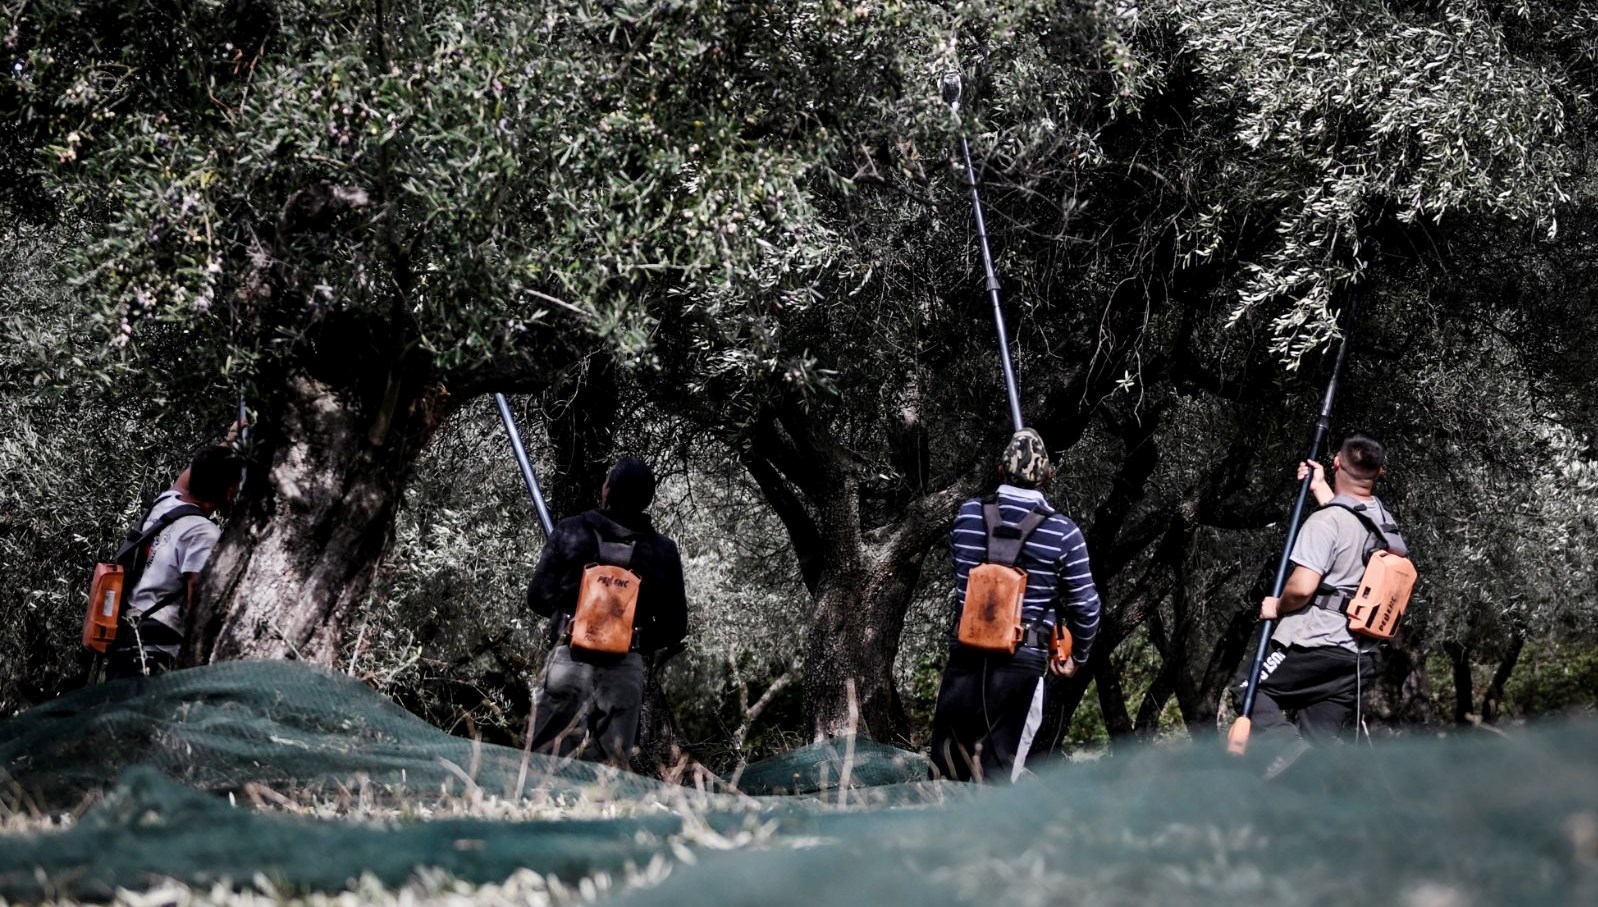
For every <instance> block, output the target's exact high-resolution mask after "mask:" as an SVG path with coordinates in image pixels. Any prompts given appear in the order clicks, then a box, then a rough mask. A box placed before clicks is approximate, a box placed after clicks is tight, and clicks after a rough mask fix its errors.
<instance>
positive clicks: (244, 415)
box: [239, 391, 250, 494]
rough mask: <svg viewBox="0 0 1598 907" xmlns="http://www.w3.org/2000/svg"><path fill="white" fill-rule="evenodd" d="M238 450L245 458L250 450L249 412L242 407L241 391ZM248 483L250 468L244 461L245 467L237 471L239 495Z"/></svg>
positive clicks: (241, 392)
mask: <svg viewBox="0 0 1598 907" xmlns="http://www.w3.org/2000/svg"><path fill="white" fill-rule="evenodd" d="M239 450H241V451H243V452H244V453H245V455H246V457H247V456H248V454H249V450H250V411H249V409H248V408H247V407H245V405H244V392H243V391H239ZM249 481H250V467H249V461H248V459H246V460H245V465H244V466H243V467H241V468H240V469H239V493H240V494H242V493H243V492H244V486H245V485H246V484H248V483H249Z"/></svg>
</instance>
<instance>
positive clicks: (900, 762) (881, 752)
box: [730, 737, 930, 794]
mask: <svg viewBox="0 0 1598 907" xmlns="http://www.w3.org/2000/svg"><path fill="white" fill-rule="evenodd" d="M929 764H930V762H929V760H928V759H927V757H925V756H922V755H920V754H918V753H912V752H908V751H906V750H901V749H899V748H897V747H892V746H886V745H884V744H881V743H877V742H876V741H874V740H868V739H866V738H864V737H859V738H856V737H840V738H838V739H835V740H826V741H823V742H820V743H812V744H810V745H809V746H802V747H800V748H798V749H796V750H793V751H791V752H787V753H784V754H782V755H781V756H774V757H772V758H770V759H762V760H761V761H759V762H752V763H750V764H749V765H747V766H744V768H743V769H742V770H741V771H738V772H735V773H733V775H732V776H731V778H730V780H731V782H732V783H734V784H736V785H737V787H738V789H739V790H741V791H743V792H744V793H748V794H815V793H821V792H824V791H828V790H833V789H835V788H837V787H839V786H840V785H842V786H847V787H851V788H852V787H881V786H883V785H889V784H911V783H914V782H918V781H922V780H925V779H926V777H927V769H928V766H929Z"/></svg>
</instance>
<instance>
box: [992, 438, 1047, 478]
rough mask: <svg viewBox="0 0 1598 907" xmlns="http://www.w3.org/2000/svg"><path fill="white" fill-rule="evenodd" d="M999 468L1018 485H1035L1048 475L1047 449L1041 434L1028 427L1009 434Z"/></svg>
mask: <svg viewBox="0 0 1598 907" xmlns="http://www.w3.org/2000/svg"><path fill="white" fill-rule="evenodd" d="M999 470H1000V471H1001V472H1003V473H1004V476H1005V478H1006V479H1008V480H1009V481H1011V482H1014V483H1016V484H1018V485H1026V486H1028V487H1035V486H1037V485H1040V484H1042V482H1043V481H1044V479H1046V478H1048V475H1049V451H1048V448H1046V447H1044V446H1043V436H1042V435H1039V434H1038V433H1037V432H1036V431H1033V430H1032V429H1030V428H1023V429H1021V430H1020V431H1018V432H1016V433H1015V434H1013V435H1011V436H1010V443H1009V444H1006V445H1005V446H1004V458H1003V459H1002V460H1001V461H1000V462H999Z"/></svg>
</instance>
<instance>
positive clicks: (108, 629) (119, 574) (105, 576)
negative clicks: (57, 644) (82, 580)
mask: <svg viewBox="0 0 1598 907" xmlns="http://www.w3.org/2000/svg"><path fill="white" fill-rule="evenodd" d="M126 577H127V571H126V570H124V569H123V568H122V565H121V564H95V565H94V577H93V578H92V579H91V580H89V607H88V610H87V611H86V612H85V613H84V615H83V647H84V648H85V649H91V650H93V651H95V652H99V653H100V654H101V655H104V654H105V652H106V650H107V649H109V648H111V643H112V641H113V640H115V639H116V638H117V621H118V620H119V619H121V617H122V595H123V592H124V587H123V582H122V581H123V580H124V579H125V578H126Z"/></svg>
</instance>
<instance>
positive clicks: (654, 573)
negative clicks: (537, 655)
mask: <svg viewBox="0 0 1598 907" xmlns="http://www.w3.org/2000/svg"><path fill="white" fill-rule="evenodd" d="M654 497H655V476H654V473H652V472H651V471H650V469H649V466H648V465H647V464H645V463H644V462H643V461H642V460H638V459H635V458H632V457H627V458H623V459H622V460H620V461H619V462H617V463H616V465H615V466H614V467H612V468H611V470H610V474H609V475H608V476H606V478H605V484H604V487H603V488H601V490H600V498H599V500H600V504H599V509H598V510H590V511H588V512H586V513H582V514H579V515H577V516H574V517H568V518H567V519H564V520H561V521H560V523H558V524H557V525H556V526H555V531H554V533H553V534H552V535H550V537H549V542H548V543H547V544H546V545H545V546H544V553H543V555H542V556H541V557H540V558H539V559H538V567H537V568H536V569H535V570H534V571H533V580H532V583H531V584H530V585H529V586H528V589H527V604H528V605H529V606H530V607H531V608H532V609H533V610H534V611H535V612H537V613H538V614H541V615H544V616H546V617H549V618H551V621H550V626H551V628H552V633H553V635H554V640H553V641H554V643H555V648H554V650H553V651H551V652H550V654H549V661H548V663H547V665H546V666H545V668H544V683H543V686H542V688H540V689H539V691H538V694H537V696H536V697H535V698H534V700H533V708H534V710H535V713H534V724H533V741H532V748H533V750H534V751H535V752H539V753H546V754H549V755H554V756H574V757H576V758H579V759H586V760H589V761H593V762H609V763H611V764H612V765H616V766H619V767H626V766H627V764H628V761H629V760H630V758H631V756H632V750H633V741H634V739H635V738H636V737H637V735H638V718H639V711H640V709H641V707H642V704H643V694H644V674H645V658H646V657H648V658H654V657H657V656H658V655H659V654H660V653H662V652H670V651H672V650H675V649H677V648H679V647H680V644H681V643H682V640H683V637H684V636H686V635H687V634H688V602H687V596H686V594H685V592H684V590H683V577H682V556H681V555H680V554H678V552H677V545H676V543H675V542H673V541H672V540H671V539H669V538H667V537H666V536H664V535H661V534H660V533H658V532H656V531H655V527H654V524H653V523H652V522H651V521H650V519H649V515H648V514H646V513H645V512H644V511H645V509H647V508H648V507H649V504H650V502H651V501H653V500H654ZM618 561H625V563H618ZM594 564H608V565H609V566H612V567H624V568H626V569H627V570H630V571H631V572H632V573H633V574H636V575H637V577H638V587H637V596H638V597H637V603H636V605H635V609H634V612H633V621H632V642H631V645H630V646H629V647H628V651H626V652H616V653H612V652H602V651H594V650H592V649H589V648H584V647H583V646H582V641H581V640H579V641H578V644H576V645H573V640H572V635H571V626H572V618H573V615H574V614H575V612H576V611H577V604H578V593H579V590H580V589H581V587H582V585H583V574H584V571H585V570H586V569H587V568H588V567H590V566H591V565H594Z"/></svg>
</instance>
